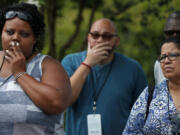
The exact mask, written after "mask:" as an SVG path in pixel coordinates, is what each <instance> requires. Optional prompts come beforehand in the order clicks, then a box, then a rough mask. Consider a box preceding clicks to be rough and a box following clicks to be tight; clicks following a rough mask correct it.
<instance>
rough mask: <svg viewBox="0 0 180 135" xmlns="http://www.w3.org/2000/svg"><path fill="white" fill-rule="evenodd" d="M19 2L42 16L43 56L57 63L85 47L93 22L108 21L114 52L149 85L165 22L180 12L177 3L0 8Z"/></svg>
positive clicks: (79, 2) (83, 1) (77, 0)
mask: <svg viewBox="0 0 180 135" xmlns="http://www.w3.org/2000/svg"><path fill="white" fill-rule="evenodd" d="M22 1H23V2H29V3H34V4H36V5H37V6H38V7H39V9H40V10H41V11H42V13H43V14H44V15H45V20H46V33H45V42H44V45H43V47H42V53H44V54H48V55H51V56H52V57H54V58H56V59H58V60H59V61H61V60H62V58H63V57H64V56H65V55H67V54H69V53H74V52H79V51H82V50H85V49H86V48H87V38H86V37H87V34H88V32H89V29H90V26H91V24H92V22H93V21H95V20H96V19H98V18H102V17H107V18H110V19H111V20H113V21H114V22H115V24H116V25H117V28H118V34H119V36H120V38H121V40H120V45H119V47H118V48H117V49H116V51H118V52H120V53H122V54H124V55H127V56H129V57H131V58H134V59H136V60H137V61H138V62H139V63H140V64H141V65H142V67H143V69H144V71H145V74H146V76H147V78H148V81H149V82H150V83H153V82H154V71H153V69H154V62H155V60H156V59H157V57H158V56H159V53H160V44H161V42H162V40H163V39H164V33H163V28H164V23H165V21H166V19H167V17H168V15H169V14H170V13H172V12H173V11H176V10H179V9H180V0H1V4H0V8H3V7H5V6H7V5H9V4H12V3H15V2H22Z"/></svg>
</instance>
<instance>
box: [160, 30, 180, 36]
mask: <svg viewBox="0 0 180 135" xmlns="http://www.w3.org/2000/svg"><path fill="white" fill-rule="evenodd" d="M164 33H165V34H166V36H172V35H174V34H176V35H180V30H168V31H164Z"/></svg>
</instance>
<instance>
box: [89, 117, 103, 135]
mask: <svg viewBox="0 0 180 135" xmlns="http://www.w3.org/2000/svg"><path fill="white" fill-rule="evenodd" d="M87 125H88V135H102V128H101V115H100V114H88V115H87Z"/></svg>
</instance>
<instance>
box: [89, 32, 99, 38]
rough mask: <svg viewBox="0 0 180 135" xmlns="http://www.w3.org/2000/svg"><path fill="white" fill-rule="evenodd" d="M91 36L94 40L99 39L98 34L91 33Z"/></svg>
mask: <svg viewBox="0 0 180 135" xmlns="http://www.w3.org/2000/svg"><path fill="white" fill-rule="evenodd" d="M91 36H92V37H93V38H94V39H97V38H99V36H100V35H99V34H98V33H91Z"/></svg>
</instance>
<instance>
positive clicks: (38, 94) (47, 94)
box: [17, 74, 70, 114]
mask: <svg viewBox="0 0 180 135" xmlns="http://www.w3.org/2000/svg"><path fill="white" fill-rule="evenodd" d="M17 81H18V84H19V85H20V86H21V87H22V89H23V90H24V91H25V93H26V94H27V95H28V96H29V97H30V98H31V100H32V101H33V102H34V103H35V104H36V105H37V106H38V107H40V108H41V109H42V110H43V111H45V112H47V113H49V114H54V113H59V112H62V111H64V109H65V108H66V107H67V103H68V101H67V98H66V97H67V95H68V94H69V93H70V92H69V91H68V88H67V89H66V88H65V86H64V85H63V86H62V89H57V88H53V87H52V86H50V85H48V84H44V83H42V82H40V81H37V80H36V79H34V78H33V77H32V76H30V75H28V74H24V75H23V76H21V77H20V78H18V80H17Z"/></svg>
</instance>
